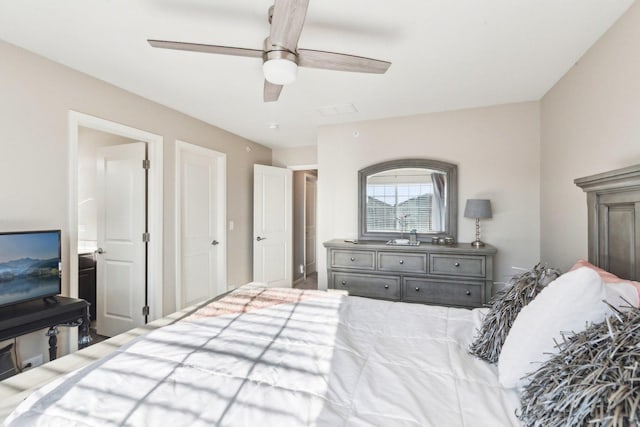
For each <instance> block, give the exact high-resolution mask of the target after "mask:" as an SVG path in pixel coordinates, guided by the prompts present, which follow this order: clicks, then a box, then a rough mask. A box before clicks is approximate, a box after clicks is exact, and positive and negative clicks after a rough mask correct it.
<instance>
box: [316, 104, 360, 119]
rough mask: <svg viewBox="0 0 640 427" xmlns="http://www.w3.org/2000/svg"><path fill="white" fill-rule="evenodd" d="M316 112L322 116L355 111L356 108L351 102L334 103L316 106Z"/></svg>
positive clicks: (356, 110)
mask: <svg viewBox="0 0 640 427" xmlns="http://www.w3.org/2000/svg"><path fill="white" fill-rule="evenodd" d="M318 112H319V113H320V114H322V115H323V116H326V117H328V116H337V115H339V114H349V113H357V112H358V109H357V108H356V106H355V105H353V104H335V105H327V106H325V107H320V108H318Z"/></svg>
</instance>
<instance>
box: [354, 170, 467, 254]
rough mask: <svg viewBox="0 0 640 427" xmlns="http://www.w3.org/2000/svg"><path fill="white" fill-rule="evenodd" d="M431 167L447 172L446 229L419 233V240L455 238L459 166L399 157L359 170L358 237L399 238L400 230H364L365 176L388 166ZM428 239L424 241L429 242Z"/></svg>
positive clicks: (367, 238) (365, 207)
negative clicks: (398, 158)
mask: <svg viewBox="0 0 640 427" xmlns="http://www.w3.org/2000/svg"><path fill="white" fill-rule="evenodd" d="M399 168H419V169H431V170H436V171H438V172H443V173H445V174H446V179H447V200H446V203H447V215H446V216H445V230H444V231H443V232H437V233H418V240H423V241H424V239H430V238H432V237H442V236H451V237H453V238H454V239H455V241H456V242H457V241H458V166H456V165H454V164H453V163H447V162H441V161H439V160H431V159H400V160H390V161H387V162H382V163H377V164H375V165H371V166H368V167H366V168H364V169H361V170H359V171H358V240H389V239H397V238H399V237H400V232H377V231H367V226H366V224H367V178H368V177H369V176H370V175H373V174H376V173H379V172H383V171H386V170H389V169H399ZM429 241H430V240H427V242H429Z"/></svg>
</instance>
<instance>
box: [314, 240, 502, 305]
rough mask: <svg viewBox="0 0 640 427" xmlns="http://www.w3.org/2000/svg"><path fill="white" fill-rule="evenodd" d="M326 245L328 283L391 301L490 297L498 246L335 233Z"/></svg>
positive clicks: (474, 301) (458, 301) (473, 301)
mask: <svg viewBox="0 0 640 427" xmlns="http://www.w3.org/2000/svg"><path fill="white" fill-rule="evenodd" d="M324 246H325V247H326V248H327V271H328V276H327V277H328V282H329V283H328V286H329V288H330V289H342V290H346V291H348V292H349V295H356V296H363V297H369V298H380V299H387V300H392V301H405V302H417V303H423V304H437V305H447V306H458V307H480V306H482V305H483V304H486V303H487V301H488V300H489V298H490V297H491V290H492V283H493V257H494V255H495V254H496V252H497V251H496V248H494V247H493V246H490V245H486V246H485V247H483V248H478V249H476V248H473V247H471V245H470V244H469V243H458V244H455V245H437V244H431V243H422V244H420V245H419V246H391V245H386V244H385V243H384V242H375V241H360V242H358V243H357V244H354V243H347V242H345V241H343V240H341V239H334V240H330V241H328V242H325V243H324Z"/></svg>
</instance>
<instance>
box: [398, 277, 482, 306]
mask: <svg viewBox="0 0 640 427" xmlns="http://www.w3.org/2000/svg"><path fill="white" fill-rule="evenodd" d="M403 286H404V298H403V301H409V302H420V303H427V304H439V305H456V306H463V307H481V306H482V302H483V301H482V291H483V287H484V284H483V282H477V283H473V282H468V283H464V282H446V281H432V280H426V279H414V278H409V277H407V278H405V279H404V283H403Z"/></svg>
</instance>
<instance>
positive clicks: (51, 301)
mask: <svg viewBox="0 0 640 427" xmlns="http://www.w3.org/2000/svg"><path fill="white" fill-rule="evenodd" d="M42 301H44V303H45V304H58V303H59V302H60V301H58V300H57V299H56V297H53V296H51V297H44V298H42Z"/></svg>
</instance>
